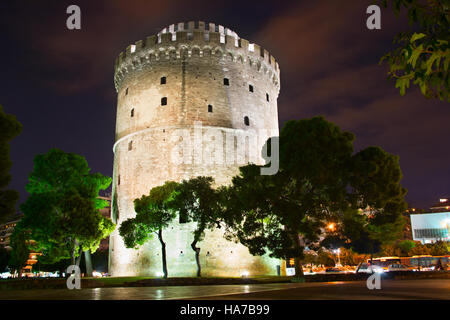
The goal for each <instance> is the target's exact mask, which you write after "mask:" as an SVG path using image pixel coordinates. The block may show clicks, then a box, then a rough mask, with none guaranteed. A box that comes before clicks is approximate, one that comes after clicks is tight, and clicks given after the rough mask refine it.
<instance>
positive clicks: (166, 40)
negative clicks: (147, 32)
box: [160, 33, 172, 45]
mask: <svg viewBox="0 0 450 320" xmlns="http://www.w3.org/2000/svg"><path fill="white" fill-rule="evenodd" d="M171 42H172V34H171V33H161V41H160V44H161V45H164V44H170V43H171Z"/></svg>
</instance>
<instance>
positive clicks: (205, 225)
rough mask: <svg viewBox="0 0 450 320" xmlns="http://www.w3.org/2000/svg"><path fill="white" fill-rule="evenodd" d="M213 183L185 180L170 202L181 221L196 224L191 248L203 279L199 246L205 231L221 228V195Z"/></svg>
mask: <svg viewBox="0 0 450 320" xmlns="http://www.w3.org/2000/svg"><path fill="white" fill-rule="evenodd" d="M213 182H214V179H213V178H212V177H196V178H193V179H190V180H183V181H182V182H181V183H180V184H179V185H178V186H177V188H176V193H175V196H174V198H173V201H171V202H169V207H171V208H172V209H173V210H175V211H176V212H178V214H179V215H180V220H183V221H184V222H194V223H196V227H195V229H194V231H193V235H194V239H193V241H192V243H191V248H192V250H194V252H195V261H196V263H197V277H201V265H200V250H201V249H200V247H198V246H197V244H198V242H200V241H202V240H203V239H204V237H205V230H213V229H215V228H216V227H219V228H220V223H219V219H220V207H219V195H218V192H216V190H214V189H213V188H212V184H213Z"/></svg>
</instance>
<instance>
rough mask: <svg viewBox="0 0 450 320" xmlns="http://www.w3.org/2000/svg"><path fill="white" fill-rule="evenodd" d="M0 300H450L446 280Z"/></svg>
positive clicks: (13, 294)
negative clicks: (374, 285)
mask: <svg viewBox="0 0 450 320" xmlns="http://www.w3.org/2000/svg"><path fill="white" fill-rule="evenodd" d="M0 299H2V300H4V299H14V300H15V299H25V300H26V299H33V300H42V299H44V300H46V299H56V300H72V299H77V300H164V299H199V300H203V299H215V300H216V299H219V300H228V299H256V300H258V299H281V300H297V299H302V300H303V299H352V300H354V299H450V280H395V281H394V280H384V281H382V282H381V290H369V289H367V287H366V283H365V281H354V282H325V283H323V282H322V283H273V284H253V285H216V286H183V287H181V286H180V287H175V286H173V287H124V288H96V289H81V290H68V289H43V290H13V291H9V290H5V291H0Z"/></svg>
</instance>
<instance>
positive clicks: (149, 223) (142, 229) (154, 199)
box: [119, 181, 178, 278]
mask: <svg viewBox="0 0 450 320" xmlns="http://www.w3.org/2000/svg"><path fill="white" fill-rule="evenodd" d="M177 185H178V184H177V183H176V182H172V181H168V182H166V183H165V184H164V185H162V186H157V187H154V188H152V189H151V190H150V193H149V194H148V195H143V196H142V197H141V198H138V199H135V200H134V210H135V211H136V217H134V218H130V219H127V220H125V221H123V222H122V224H121V225H120V228H119V234H120V235H121V237H122V238H123V240H124V243H125V246H126V247H127V248H135V249H137V248H139V246H141V245H143V244H144V243H145V242H147V241H148V240H150V239H151V238H152V235H153V234H156V235H157V236H158V239H159V241H160V244H161V253H162V255H161V256H162V267H163V273H164V277H165V278H167V277H168V271H167V259H166V243H165V242H164V239H163V230H164V229H165V228H167V227H168V226H169V223H170V222H171V221H172V220H173V219H174V218H175V216H176V213H175V211H174V210H173V209H172V208H171V207H170V206H169V202H171V201H173V197H174V195H175V192H174V191H175V188H176V187H177Z"/></svg>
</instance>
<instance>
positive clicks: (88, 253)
mask: <svg viewBox="0 0 450 320" xmlns="http://www.w3.org/2000/svg"><path fill="white" fill-rule="evenodd" d="M84 261H85V264H86V276H87V277H92V258H91V251H90V250H86V251H85V252H84Z"/></svg>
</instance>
